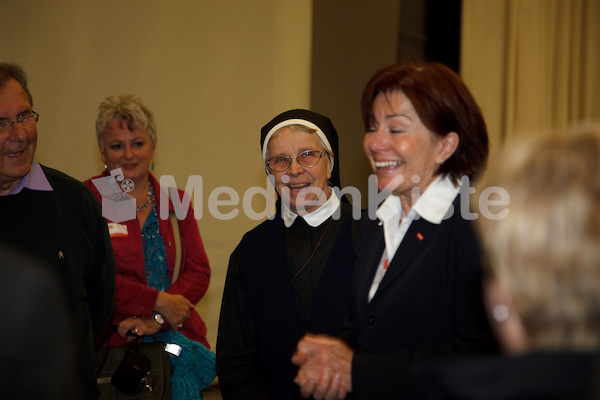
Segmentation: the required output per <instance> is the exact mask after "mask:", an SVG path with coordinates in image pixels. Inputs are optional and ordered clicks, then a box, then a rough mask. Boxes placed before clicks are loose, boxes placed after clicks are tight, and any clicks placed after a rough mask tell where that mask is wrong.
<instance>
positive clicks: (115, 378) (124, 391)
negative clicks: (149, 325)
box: [96, 342, 171, 400]
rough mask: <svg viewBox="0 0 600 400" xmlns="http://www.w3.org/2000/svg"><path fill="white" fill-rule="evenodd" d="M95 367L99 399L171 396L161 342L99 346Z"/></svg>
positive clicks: (161, 399)
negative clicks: (100, 347) (97, 371)
mask: <svg viewBox="0 0 600 400" xmlns="http://www.w3.org/2000/svg"><path fill="white" fill-rule="evenodd" d="M96 368H97V370H98V369H99V370H100V372H99V373H98V386H99V388H100V397H99V400H116V399H119V400H170V399H171V365H170V363H169V355H168V353H167V352H165V350H164V344H163V343H160V342H153V343H140V344H138V343H134V344H133V345H131V346H119V347H106V348H103V349H101V350H100V351H99V352H98V353H97V354H96Z"/></svg>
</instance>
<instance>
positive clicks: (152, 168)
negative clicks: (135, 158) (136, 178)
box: [150, 160, 154, 171]
mask: <svg viewBox="0 0 600 400" xmlns="http://www.w3.org/2000/svg"><path fill="white" fill-rule="evenodd" d="M150 169H151V170H152V171H154V160H152V166H150Z"/></svg>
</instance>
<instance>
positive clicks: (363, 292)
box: [355, 219, 385, 303]
mask: <svg viewBox="0 0 600 400" xmlns="http://www.w3.org/2000/svg"><path fill="white" fill-rule="evenodd" d="M368 223H369V224H370V226H369V229H365V237H366V238H368V240H364V241H363V243H364V245H361V248H360V249H359V254H358V257H357V261H358V262H359V263H360V264H359V265H357V266H356V270H357V272H358V273H357V274H356V275H355V276H357V277H359V279H358V282H355V283H356V284H357V285H358V291H357V299H356V300H357V301H358V302H359V303H362V302H365V303H366V302H368V296H369V290H370V289H371V284H372V283H373V278H374V277H375V272H376V271H377V268H378V267H379V261H380V260H381V255H382V254H383V250H384V249H385V240H384V238H383V226H381V225H379V220H377V219H375V220H369V222H368Z"/></svg>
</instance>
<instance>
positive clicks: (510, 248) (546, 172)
mask: <svg viewBox="0 0 600 400" xmlns="http://www.w3.org/2000/svg"><path fill="white" fill-rule="evenodd" d="M559 134H562V136H556V135H555V136H553V137H550V138H548V137H546V138H536V139H533V140H529V141H528V142H526V143H520V144H518V145H515V146H511V147H508V148H507V149H506V151H505V152H503V153H502V154H503V156H502V157H501V158H500V161H499V162H496V163H493V164H491V165H490V166H489V168H488V171H490V174H489V175H488V176H486V178H485V179H484V181H483V185H482V187H483V188H487V187H492V186H499V187H502V188H504V189H506V190H507V191H508V193H509V194H510V203H509V206H508V210H509V214H508V216H507V217H506V218H503V219H500V220H496V221H494V220H489V219H486V218H484V217H482V216H481V214H480V217H479V218H478V220H477V221H478V225H479V228H480V230H481V233H482V237H483V242H484V246H485V249H486V251H487V255H488V258H489V266H488V267H489V268H490V271H489V272H491V276H493V277H495V278H497V279H498V281H499V282H500V283H501V284H502V285H503V286H504V287H505V288H506V289H507V290H508V292H509V293H510V295H511V298H512V302H513V308H514V310H511V312H512V311H516V313H517V314H518V315H519V316H520V318H521V320H522V323H523V326H524V328H525V331H526V332H527V336H528V341H529V344H530V347H531V348H532V349H543V350H586V349H587V350H589V349H597V348H598V347H600V343H599V340H600V334H599V332H600V173H599V172H600V126H589V125H588V126H587V127H579V128H577V129H574V130H571V131H569V133H568V134H567V135H565V134H564V132H559ZM490 209H491V210H493V209H492V208H491V207H490Z"/></svg>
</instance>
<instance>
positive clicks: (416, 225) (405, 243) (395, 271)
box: [375, 218, 439, 297]
mask: <svg viewBox="0 0 600 400" xmlns="http://www.w3.org/2000/svg"><path fill="white" fill-rule="evenodd" d="M438 226H439V225H436V224H432V223H430V222H427V221H426V220H425V219H423V218H419V219H417V220H415V221H413V222H412V223H411V225H410V228H409V229H408V232H406V235H405V236H404V239H403V240H402V243H400V246H399V247H398V250H396V254H395V255H394V258H393V259H392V262H391V263H390V266H389V268H388V271H387V272H386V274H385V276H384V277H383V280H382V281H381V284H380V285H379V288H378V289H377V292H378V293H379V292H381V291H383V290H385V288H386V287H387V286H389V285H390V284H391V282H393V281H394V280H396V279H397V278H398V277H399V276H401V275H402V274H403V273H404V271H406V269H407V268H409V267H410V266H411V265H412V264H413V262H414V261H415V259H416V258H417V257H418V256H419V254H421V253H422V252H423V250H424V249H425V248H426V247H427V246H428V245H429V243H430V242H431V240H432V239H433V235H434V234H435V230H436V229H437V227H438ZM375 297H377V293H376V294H375Z"/></svg>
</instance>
